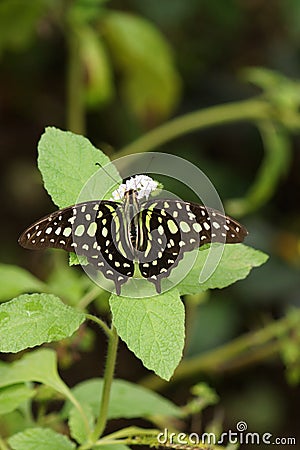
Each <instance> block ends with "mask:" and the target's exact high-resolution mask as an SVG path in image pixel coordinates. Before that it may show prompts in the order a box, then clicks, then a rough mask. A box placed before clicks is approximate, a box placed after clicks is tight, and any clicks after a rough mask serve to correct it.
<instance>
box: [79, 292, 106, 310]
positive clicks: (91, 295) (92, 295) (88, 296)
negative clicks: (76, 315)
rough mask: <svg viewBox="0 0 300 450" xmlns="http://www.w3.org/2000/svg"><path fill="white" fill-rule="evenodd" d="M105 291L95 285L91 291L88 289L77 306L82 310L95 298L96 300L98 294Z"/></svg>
mask: <svg viewBox="0 0 300 450" xmlns="http://www.w3.org/2000/svg"><path fill="white" fill-rule="evenodd" d="M101 292H103V289H102V288H100V287H98V286H94V287H93V288H92V289H91V290H90V291H88V292H87V293H86V294H85V295H84V296H83V297H82V299H81V300H80V301H79V302H78V305H77V308H78V309H79V310H80V311H82V310H83V309H85V308H86V307H87V306H88V305H89V304H90V303H91V302H92V301H93V300H95V298H97V297H98V295H100V293H101Z"/></svg>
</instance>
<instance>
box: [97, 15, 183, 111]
mask: <svg viewBox="0 0 300 450" xmlns="http://www.w3.org/2000/svg"><path fill="white" fill-rule="evenodd" d="M103 25H104V38H105V39H106V40H107V42H108V45H109V47H110V49H111V52H112V55H113V58H114V60H115V61H116V64H117V65H118V67H119V68H120V71H121V72H122V74H123V87H122V92H123V95H124V98H125V100H126V102H127V103H128V105H129V107H130V108H131V109H132V111H133V112H134V113H135V114H136V115H137V116H139V117H142V118H143V119H147V118H152V117H153V118H159V119H161V118H163V117H166V116H168V115H169V114H170V112H171V111H172V110H173V109H174V107H175V106H176V104H177V102H178V98H179V94H180V79H179V75H178V73H177V71H176V69H175V67H174V62H173V55H172V51H171V49H170V48H169V46H168V43H167V41H166V40H165V38H164V37H163V36H162V35H161V34H160V32H159V30H158V29H157V28H155V26H153V25H152V24H151V23H150V22H148V21H147V20H145V19H142V18H140V17H137V16H134V15H131V14H127V13H119V12H110V13H109V14H107V15H105V17H104V22H103Z"/></svg>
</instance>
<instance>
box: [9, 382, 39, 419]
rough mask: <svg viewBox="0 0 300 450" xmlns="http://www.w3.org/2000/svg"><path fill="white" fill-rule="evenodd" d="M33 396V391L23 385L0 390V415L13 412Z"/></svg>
mask: <svg viewBox="0 0 300 450" xmlns="http://www.w3.org/2000/svg"><path fill="white" fill-rule="evenodd" d="M34 394H35V392H34V390H33V389H32V388H30V387H29V386H26V385H24V384H17V385H14V386H7V387H3V388H0V414H1V415H2V414H8V413H10V412H11V411H14V410H15V409H17V408H18V406H20V405H21V404H22V403H24V402H25V401H26V400H28V399H29V398H31V397H33V396H34Z"/></svg>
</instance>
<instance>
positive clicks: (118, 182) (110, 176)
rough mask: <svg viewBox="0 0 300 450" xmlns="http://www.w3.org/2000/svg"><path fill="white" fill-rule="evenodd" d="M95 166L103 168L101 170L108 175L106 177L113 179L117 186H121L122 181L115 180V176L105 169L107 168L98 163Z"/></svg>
mask: <svg viewBox="0 0 300 450" xmlns="http://www.w3.org/2000/svg"><path fill="white" fill-rule="evenodd" d="M95 166H99V167H101V169H103V170H104V172H105V173H106V175H108V176H109V178H111V179H112V180H113V182H114V183H115V184H120V180H116V179H115V178H114V177H113V176H112V175H111V174H110V173H109V172H108V171H107V170H106V169H105V167H104V166H102V165H101V164H100V163H99V162H96V163H95Z"/></svg>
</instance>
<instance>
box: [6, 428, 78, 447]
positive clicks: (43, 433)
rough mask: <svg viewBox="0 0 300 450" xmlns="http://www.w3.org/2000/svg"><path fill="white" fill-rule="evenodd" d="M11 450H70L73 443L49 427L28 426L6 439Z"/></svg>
mask: <svg viewBox="0 0 300 450" xmlns="http://www.w3.org/2000/svg"><path fill="white" fill-rule="evenodd" d="M8 443H9V445H10V446H11V447H12V449H13V450H37V449H38V450H54V449H55V450H72V449H74V448H75V444H74V443H73V442H71V441H70V440H69V439H68V438H67V436H64V435H62V434H59V433H56V432H55V431H53V430H51V429H50V428H28V429H27V430H25V431H23V432H21V433H17V434H15V435H13V436H11V437H10V438H9V439H8Z"/></svg>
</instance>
